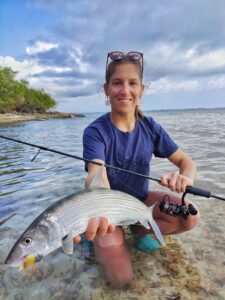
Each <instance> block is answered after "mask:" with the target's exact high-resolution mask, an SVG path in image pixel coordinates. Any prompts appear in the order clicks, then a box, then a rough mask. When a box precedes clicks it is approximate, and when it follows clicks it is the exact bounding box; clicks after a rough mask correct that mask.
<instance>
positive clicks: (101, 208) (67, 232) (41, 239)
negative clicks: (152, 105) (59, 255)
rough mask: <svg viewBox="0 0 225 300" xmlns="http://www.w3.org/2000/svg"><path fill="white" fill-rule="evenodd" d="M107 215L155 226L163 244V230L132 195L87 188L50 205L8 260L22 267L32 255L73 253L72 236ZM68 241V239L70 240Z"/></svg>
mask: <svg viewBox="0 0 225 300" xmlns="http://www.w3.org/2000/svg"><path fill="white" fill-rule="evenodd" d="M95 217H106V218H107V219H108V222H109V223H110V224H115V225H117V226H120V225H121V226H123V225H129V224H134V223H136V222H140V223H141V224H143V225H144V226H145V227H146V228H150V226H151V227H152V229H153V231H154V232H155V234H156V236H157V237H158V239H159V241H160V242H161V243H162V244H164V240H163V237H162V235H161V232H160V230H159V228H158V226H157V224H156V222H155V221H154V220H153V218H152V207H147V206H146V205H145V204H144V203H142V202H141V201H140V200H138V199H136V198H134V197H133V196H131V195H129V194H126V193H123V192H120V191H115V190H111V189H95V190H91V189H90V190H84V191H81V192H78V193H76V194H73V195H71V196H68V197H66V198H63V199H61V200H59V201H58V202H56V203H55V204H53V205H51V206H49V207H48V208H47V209H46V210H45V211H44V212H43V213H41V214H40V215H39V216H38V217H37V218H36V219H35V220H34V221H33V222H32V223H31V225H30V226H29V227H28V228H27V229H26V230H25V232H24V233H23V234H22V235H21V236H20V238H19V239H18V240H17V242H16V243H15V245H14V246H13V248H12V249H11V251H10V253H9V255H8V257H7V259H6V261H5V263H6V264H9V265H11V266H15V267H17V266H21V264H22V262H23V260H24V259H25V258H26V257H28V256H29V255H34V256H35V257H40V256H41V257H42V256H46V255H47V254H49V253H51V252H52V251H54V250H55V249H57V248H59V247H61V246H62V247H63V248H65V249H64V250H65V252H67V253H70V254H71V252H72V251H71V249H67V248H68V245H67V244H69V245H70V248H71V247H73V240H72V238H73V237H75V236H77V235H80V234H82V233H84V232H85V231H86V229H87V226H88V222H89V220H90V219H91V218H95ZM67 240H68V241H67Z"/></svg>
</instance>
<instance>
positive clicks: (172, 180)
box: [160, 172, 193, 193]
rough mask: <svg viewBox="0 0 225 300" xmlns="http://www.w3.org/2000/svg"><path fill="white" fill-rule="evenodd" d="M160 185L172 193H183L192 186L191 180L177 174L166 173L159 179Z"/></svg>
mask: <svg viewBox="0 0 225 300" xmlns="http://www.w3.org/2000/svg"><path fill="white" fill-rule="evenodd" d="M160 180H161V181H160V184H161V185H163V186H166V187H168V188H169V189H171V191H173V192H178V193H181V192H182V193H184V192H185V190H186V187H187V186H192V185H193V180H192V179H191V178H189V177H187V176H184V175H180V174H179V173H178V172H171V173H167V174H165V175H163V176H161V178H160Z"/></svg>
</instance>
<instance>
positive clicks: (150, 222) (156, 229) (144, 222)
mask: <svg viewBox="0 0 225 300" xmlns="http://www.w3.org/2000/svg"><path fill="white" fill-rule="evenodd" d="M152 210H153V206H151V207H149V208H148V214H149V217H148V219H145V220H141V221H140V223H141V224H142V225H143V226H144V227H145V228H147V229H150V228H151V229H152V230H153V232H154V233H155V235H156V237H157V239H158V240H159V241H160V243H161V244H162V245H165V241H164V238H163V236H162V233H161V231H160V229H159V226H158V225H157V223H156V221H155V220H154V219H153V216H152Z"/></svg>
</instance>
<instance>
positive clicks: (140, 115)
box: [105, 56, 144, 120]
mask: <svg viewBox="0 0 225 300" xmlns="http://www.w3.org/2000/svg"><path fill="white" fill-rule="evenodd" d="M127 62H129V63H131V64H133V65H136V66H137V67H138V69H139V76H140V81H141V83H142V78H143V68H142V66H141V64H140V62H139V61H131V60H130V59H129V58H127V57H126V56H124V57H123V58H122V59H120V60H119V61H115V60H113V61H111V62H110V63H109V64H108V66H107V68H106V72H105V82H106V84H109V82H110V79H111V77H112V75H113V73H114V72H115V69H116V67H117V66H118V65H121V64H124V63H127ZM135 118H136V120H138V119H143V118H144V113H143V112H142V111H141V110H140V109H139V107H138V106H136V108H135Z"/></svg>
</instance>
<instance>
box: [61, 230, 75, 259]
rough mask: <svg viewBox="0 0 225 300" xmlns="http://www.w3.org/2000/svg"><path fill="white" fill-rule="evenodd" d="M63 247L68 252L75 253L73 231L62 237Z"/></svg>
mask: <svg viewBox="0 0 225 300" xmlns="http://www.w3.org/2000/svg"><path fill="white" fill-rule="evenodd" d="M62 248H63V251H64V252H65V253H66V254H69V255H72V254H73V235H72V231H69V233H68V234H67V235H66V236H64V237H63V238H62Z"/></svg>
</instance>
